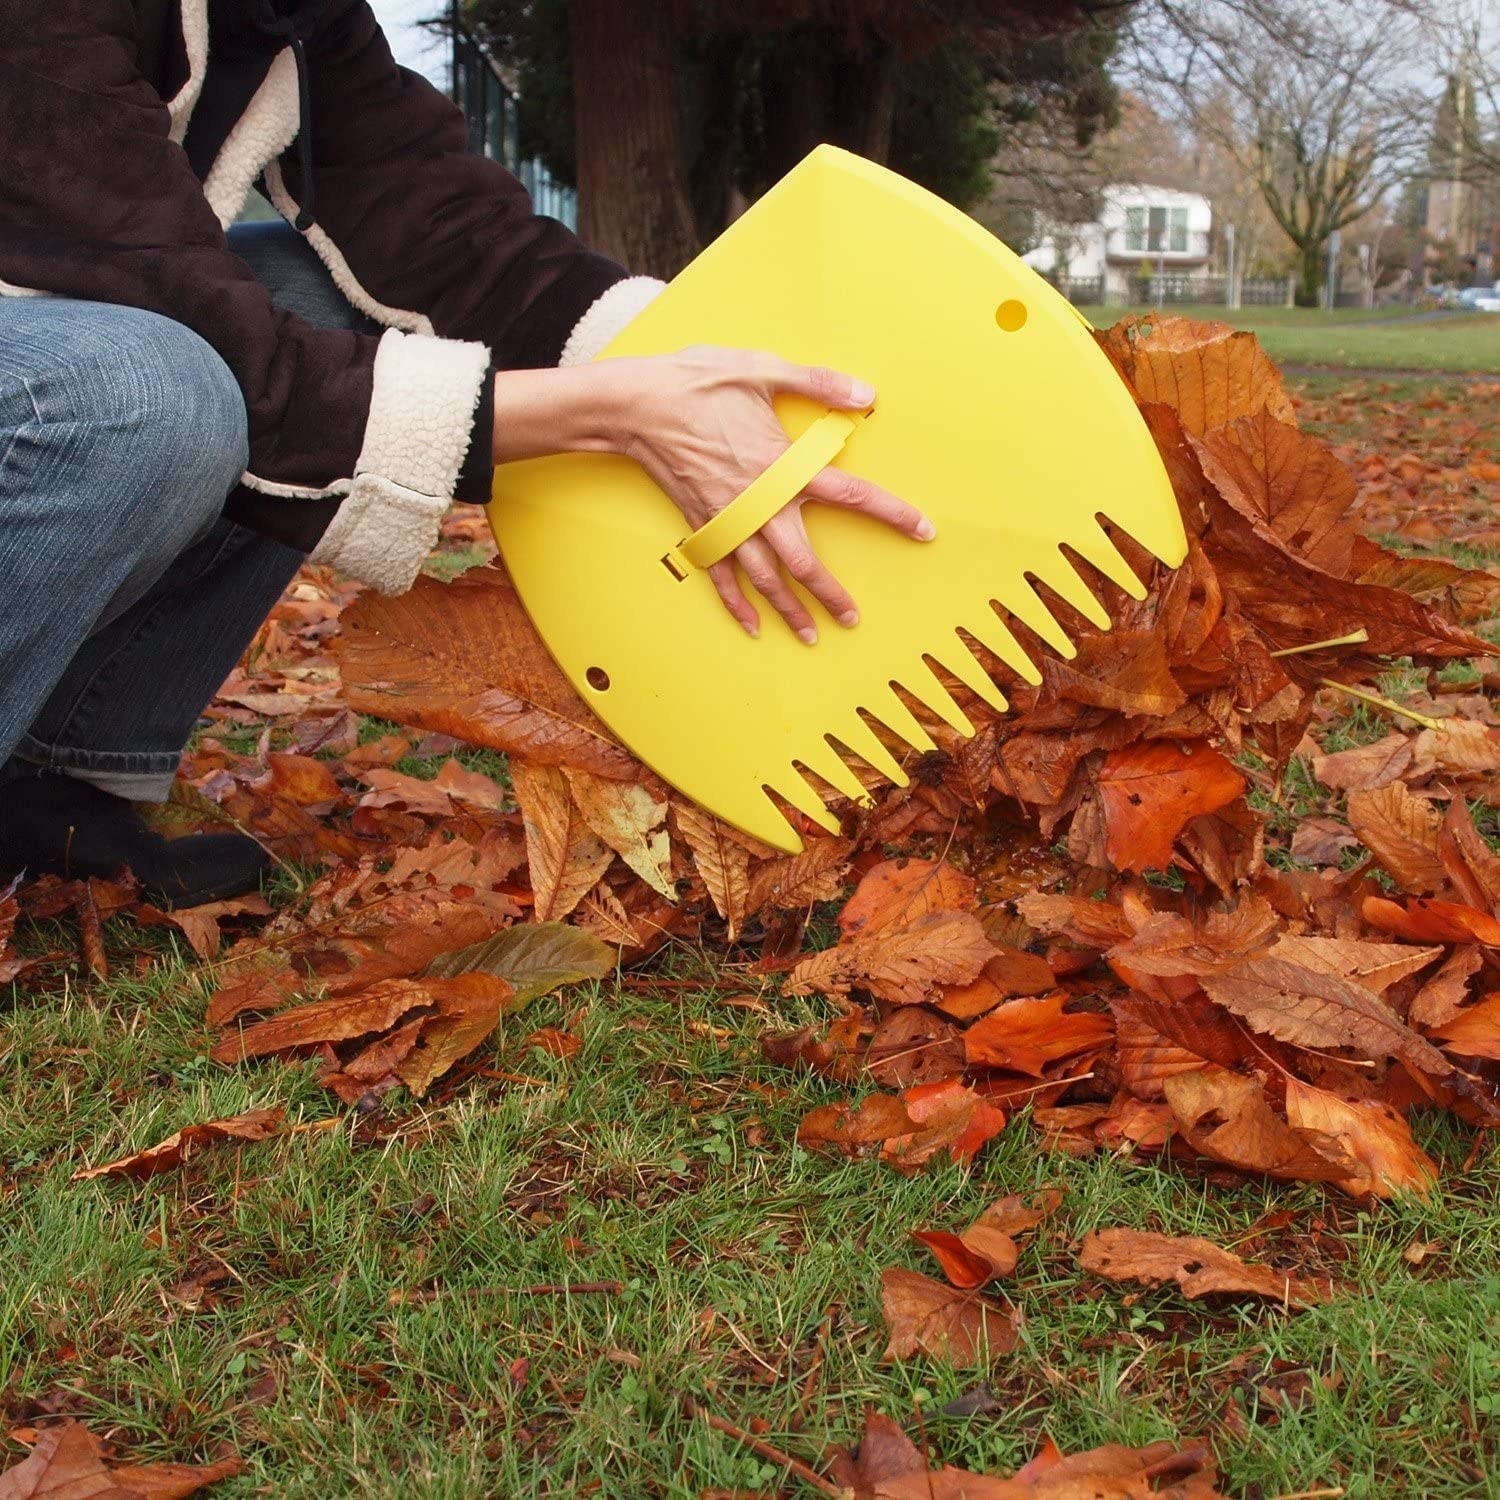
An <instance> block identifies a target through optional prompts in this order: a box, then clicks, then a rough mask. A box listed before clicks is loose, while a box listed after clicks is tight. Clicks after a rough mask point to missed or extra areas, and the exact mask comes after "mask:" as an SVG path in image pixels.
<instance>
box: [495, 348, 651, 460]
mask: <svg viewBox="0 0 1500 1500" xmlns="http://www.w3.org/2000/svg"><path fill="white" fill-rule="evenodd" d="M619 363H622V362H621V361H615V360H603V361H600V362H599V363H597V364H586V365H574V366H569V367H565V368H549V369H542V370H501V371H499V372H498V373H497V374H496V376H495V390H494V437H493V444H492V446H493V449H494V461H495V463H496V464H503V463H510V462H512V461H513V460H515V459H522V458H540V457H543V456H545V455H547V454H552V453H609V452H618V451H620V449H621V448H622V446H623V443H624V435H625V432H626V422H625V410H626V407H627V405H628V398H627V396H626V390H625V382H624V381H623V380H621V379H620V378H619V374H618V372H617V371H615V370H612V369H610V366H611V365H615V364H619Z"/></svg>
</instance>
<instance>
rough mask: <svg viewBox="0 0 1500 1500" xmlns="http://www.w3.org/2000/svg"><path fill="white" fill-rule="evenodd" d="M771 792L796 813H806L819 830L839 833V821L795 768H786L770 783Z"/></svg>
mask: <svg viewBox="0 0 1500 1500" xmlns="http://www.w3.org/2000/svg"><path fill="white" fill-rule="evenodd" d="M771 790H772V791H773V792H775V793H776V795H777V796H778V797H780V798H781V799H782V800H783V801H786V802H790V803H791V804H792V806H793V807H795V808H796V809H797V811H798V812H801V813H806V814H807V816H808V817H809V818H811V819H812V820H813V822H814V823H816V824H817V825H818V827H819V828H826V829H827V830H828V832H829V833H837V832H838V831H839V820H838V819H837V818H836V817H834V815H833V814H832V813H831V812H829V811H828V809H827V807H826V806H824V803H823V799H822V798H821V797H820V796H818V794H817V793H816V792H815V791H814V790H813V789H812V787H811V786H810V785H808V783H807V782H806V781H805V780H804V779H803V778H802V775H801V773H800V772H799V771H798V770H797V769H796V767H795V766H790V767H788V768H787V771H786V773H785V774H784V775H783V776H782V777H781V779H780V780H779V781H775V782H772V783H771Z"/></svg>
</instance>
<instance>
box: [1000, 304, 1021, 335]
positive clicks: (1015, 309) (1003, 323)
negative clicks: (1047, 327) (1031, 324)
mask: <svg viewBox="0 0 1500 1500" xmlns="http://www.w3.org/2000/svg"><path fill="white" fill-rule="evenodd" d="M995 321H996V322H997V323H998V324H999V325H1000V327H1001V328H1002V329H1004V330H1005V332H1006V333H1016V332H1018V331H1019V330H1020V329H1022V328H1024V327H1025V326H1026V304H1025V303H1024V302H1021V301H1018V300H1017V299H1016V298H1015V297H1007V298H1006V299H1005V301H1004V302H1002V303H1001V304H1000V306H999V307H997V308H996V309H995Z"/></svg>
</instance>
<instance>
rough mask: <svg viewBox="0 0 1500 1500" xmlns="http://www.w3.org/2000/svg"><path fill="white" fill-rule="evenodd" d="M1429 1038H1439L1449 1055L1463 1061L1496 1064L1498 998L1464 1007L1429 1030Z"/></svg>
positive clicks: (1499, 1020) (1498, 1056) (1498, 1057)
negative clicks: (1481, 1059) (1481, 1060)
mask: <svg viewBox="0 0 1500 1500" xmlns="http://www.w3.org/2000/svg"><path fill="white" fill-rule="evenodd" d="M1429 1034H1430V1035H1432V1036H1435V1037H1439V1038H1441V1039H1442V1042H1443V1045H1444V1046H1445V1047H1447V1048H1448V1049H1449V1051H1452V1052H1457V1053H1460V1054H1461V1055H1462V1056H1464V1057H1489V1058H1494V1059H1496V1060H1497V1061H1500V994H1495V995H1486V996H1485V998H1484V999H1483V1000H1481V1001H1479V1002H1478V1003H1477V1004H1475V1005H1470V1006H1466V1007H1465V1008H1464V1009H1463V1010H1461V1011H1459V1012H1458V1013H1457V1014H1456V1015H1453V1016H1450V1017H1449V1018H1448V1019H1447V1020H1446V1021H1443V1022H1442V1023H1441V1024H1440V1025H1437V1026H1434V1027H1432V1028H1431V1029H1430V1032H1429Z"/></svg>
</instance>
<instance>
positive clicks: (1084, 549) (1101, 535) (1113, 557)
mask: <svg viewBox="0 0 1500 1500" xmlns="http://www.w3.org/2000/svg"><path fill="white" fill-rule="evenodd" d="M1068 545H1069V546H1070V547H1072V548H1073V550H1074V551H1075V552H1077V553H1078V555H1079V556H1080V557H1081V558H1083V560H1084V561H1085V562H1086V563H1088V564H1090V566H1092V567H1095V568H1097V569H1098V570H1099V571H1100V572H1101V573H1103V574H1104V576H1105V577H1106V578H1108V579H1109V580H1110V581H1111V582H1112V583H1116V584H1118V585H1119V586H1120V587H1121V588H1122V589H1124V591H1125V592H1126V593H1127V594H1129V595H1130V597H1131V598H1132V599H1144V598H1145V597H1146V585H1145V584H1144V583H1142V582H1141V580H1140V579H1139V578H1137V577H1136V576H1135V569H1134V568H1132V567H1131V566H1130V564H1129V563H1128V562H1126V561H1125V559H1124V557H1123V556H1122V555H1121V553H1120V550H1119V548H1118V547H1116V546H1115V544H1114V543H1113V542H1112V541H1110V539H1109V535H1108V533H1107V532H1106V531H1105V530H1104V528H1103V527H1102V526H1099V525H1097V524H1096V525H1093V526H1085V527H1083V528H1082V529H1081V530H1080V531H1079V532H1078V534H1077V535H1076V536H1073V537H1070V538H1069V539H1068Z"/></svg>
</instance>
